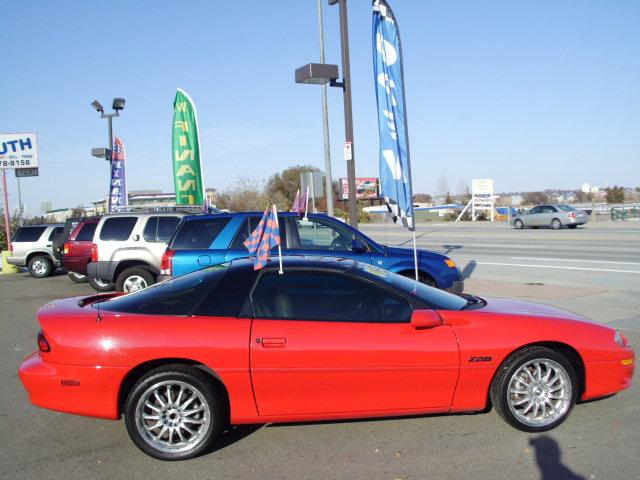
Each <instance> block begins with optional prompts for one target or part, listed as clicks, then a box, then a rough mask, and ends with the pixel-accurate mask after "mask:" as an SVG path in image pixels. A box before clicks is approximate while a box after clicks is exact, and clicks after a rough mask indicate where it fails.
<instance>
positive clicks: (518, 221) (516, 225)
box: [513, 219, 524, 230]
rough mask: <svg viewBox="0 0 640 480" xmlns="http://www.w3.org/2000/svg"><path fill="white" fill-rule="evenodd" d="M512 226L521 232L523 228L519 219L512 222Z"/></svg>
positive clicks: (522, 223)
mask: <svg viewBox="0 0 640 480" xmlns="http://www.w3.org/2000/svg"><path fill="white" fill-rule="evenodd" d="M513 226H514V227H516V230H522V229H523V228H524V222H523V221H522V220H520V219H518V220H516V221H515V222H513Z"/></svg>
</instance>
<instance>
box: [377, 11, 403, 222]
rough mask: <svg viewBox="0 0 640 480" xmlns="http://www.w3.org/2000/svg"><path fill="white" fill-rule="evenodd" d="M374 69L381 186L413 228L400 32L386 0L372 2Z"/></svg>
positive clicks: (400, 214) (393, 205)
mask: <svg viewBox="0 0 640 480" xmlns="http://www.w3.org/2000/svg"><path fill="white" fill-rule="evenodd" d="M373 71H374V77H375V78H374V81H375V89H376V101H377V105H378V131H379V134H380V159H379V168H380V187H381V195H382V196H383V197H385V199H386V201H387V204H391V205H392V208H394V210H397V216H398V217H400V218H401V219H402V221H403V224H404V225H405V226H406V227H408V228H410V229H413V202H412V200H413V192H412V187H411V164H410V161H409V142H408V137H407V112H406V104H405V97H404V77H403V70H402V48H401V44H400V33H399V31H398V25H397V23H396V19H395V17H394V15H393V12H392V11H391V8H390V7H389V5H388V4H387V2H386V1H385V0H375V1H374V3H373Z"/></svg>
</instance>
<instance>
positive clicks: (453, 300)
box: [356, 263, 468, 310]
mask: <svg viewBox="0 0 640 480" xmlns="http://www.w3.org/2000/svg"><path fill="white" fill-rule="evenodd" d="M356 269H357V270H358V272H359V273H360V274H362V276H364V277H370V278H372V279H373V280H375V281H377V282H383V283H386V284H388V285H390V286H391V287H394V288H398V289H400V290H402V291H403V292H405V293H406V294H407V295H409V296H410V297H413V298H416V299H417V300H419V301H421V302H423V303H426V304H428V305H431V306H432V307H433V308H435V309H437V310H462V309H463V308H465V307H466V306H467V305H468V301H467V299H465V298H462V297H459V296H458V295H453V294H452V293H448V292H445V291H443V290H439V289H437V288H433V287H429V286H427V285H425V284H424V283H419V282H416V281H415V280H413V279H411V278H407V277H403V276H402V275H398V274H397V273H393V272H390V271H388V270H384V269H382V268H378V267H374V266H373V265H367V264H365V263H358V266H357V267H356Z"/></svg>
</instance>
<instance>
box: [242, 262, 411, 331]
mask: <svg viewBox="0 0 640 480" xmlns="http://www.w3.org/2000/svg"><path fill="white" fill-rule="evenodd" d="M252 301H253V307H254V312H255V315H256V317H260V318H283V319H296V320H325V321H332V322H382V323H402V322H409V321H410V319H411V313H412V308H411V305H410V304H409V302H408V301H406V300H404V299H403V298H400V297H398V296H396V295H393V294H392V293H391V292H388V291H387V290H385V289H383V288H380V287H377V286H375V285H373V284H371V283H369V282H366V281H364V280H359V279H357V278H354V277H351V276H346V275H342V274H339V273H320V272H298V271H289V272H285V273H284V275H279V274H278V273H277V272H267V273H265V274H263V275H262V276H261V277H260V280H259V282H258V285H257V286H256V288H255V290H254V292H253V295H252Z"/></svg>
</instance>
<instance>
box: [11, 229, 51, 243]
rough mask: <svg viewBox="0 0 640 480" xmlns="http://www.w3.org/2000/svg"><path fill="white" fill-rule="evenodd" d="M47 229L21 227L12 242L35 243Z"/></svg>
mask: <svg viewBox="0 0 640 480" xmlns="http://www.w3.org/2000/svg"><path fill="white" fill-rule="evenodd" d="M46 229H47V227H23V228H21V229H20V230H18V233H17V234H16V235H15V237H13V241H14V242H37V241H38V239H39V238H40V237H41V236H42V234H43V232H44V231H45V230H46Z"/></svg>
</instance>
